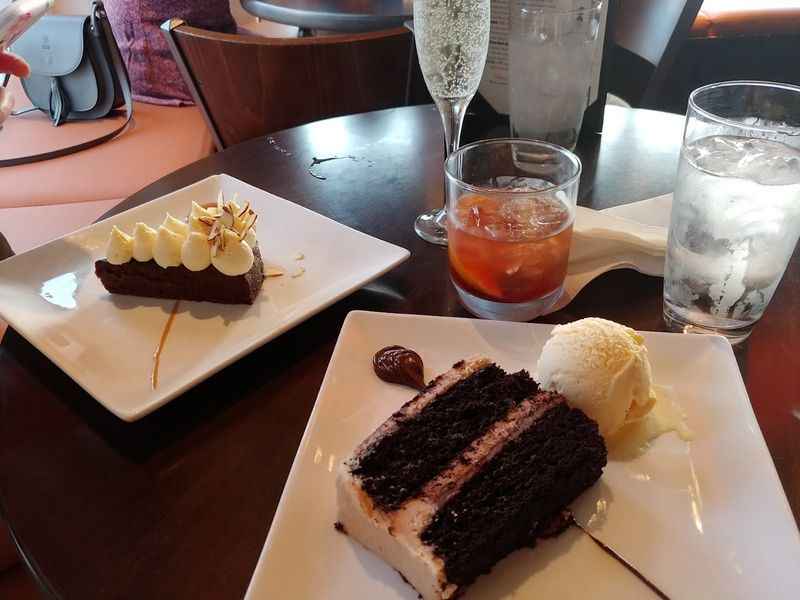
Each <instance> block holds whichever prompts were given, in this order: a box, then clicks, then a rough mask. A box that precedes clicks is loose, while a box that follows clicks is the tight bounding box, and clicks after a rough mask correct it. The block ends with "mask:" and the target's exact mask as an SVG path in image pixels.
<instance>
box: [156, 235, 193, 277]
mask: <svg viewBox="0 0 800 600" xmlns="http://www.w3.org/2000/svg"><path fill="white" fill-rule="evenodd" d="M185 239H186V238H185V237H184V236H182V235H181V234H180V233H176V232H174V231H172V230H170V229H167V228H166V226H164V225H162V226H161V227H159V228H158V235H157V236H156V244H155V246H153V260H155V261H156V264H158V266H159V267H163V268H164V269H166V268H167V267H177V266H180V264H181V248H182V247H183V241H184V240H185Z"/></svg>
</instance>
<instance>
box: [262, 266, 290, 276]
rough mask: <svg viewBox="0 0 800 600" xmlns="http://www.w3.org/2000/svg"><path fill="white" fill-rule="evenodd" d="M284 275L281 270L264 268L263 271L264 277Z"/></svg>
mask: <svg viewBox="0 0 800 600" xmlns="http://www.w3.org/2000/svg"><path fill="white" fill-rule="evenodd" d="M284 274H285V273H284V271H283V269H278V268H276V267H266V268H265V269H264V277H281V276H282V275H284Z"/></svg>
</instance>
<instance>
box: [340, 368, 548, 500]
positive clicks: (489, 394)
mask: <svg viewBox="0 0 800 600" xmlns="http://www.w3.org/2000/svg"><path fill="white" fill-rule="evenodd" d="M456 365H458V363H456ZM537 390H538V384H537V383H536V382H535V381H534V380H533V379H531V377H530V375H528V373H527V372H526V371H520V372H519V373H514V374H513V375H509V374H507V373H506V372H505V371H503V370H502V369H501V368H500V367H498V366H497V365H494V364H493V365H489V366H487V367H485V368H483V369H481V370H479V371H477V372H475V373H473V374H471V375H470V376H469V377H466V378H465V379H462V380H461V381H459V382H458V383H456V384H455V385H453V386H452V387H451V388H450V389H448V390H446V391H445V392H443V393H442V394H440V395H439V396H438V397H437V398H436V400H434V401H433V402H431V403H430V404H428V405H427V406H426V407H425V408H423V409H422V410H421V411H420V412H419V413H418V414H416V415H413V416H411V417H408V418H405V419H404V420H402V421H399V423H398V428H397V431H395V432H394V433H393V434H392V435H390V436H387V437H384V438H382V439H380V440H379V441H378V442H377V443H376V444H375V445H374V446H373V447H371V448H369V449H368V450H367V452H366V453H365V454H364V456H362V457H361V459H360V461H359V462H358V464H356V465H355V467H354V468H353V469H352V473H353V474H354V475H356V476H358V477H359V478H361V481H362V486H363V488H364V491H365V492H367V494H369V496H370V498H372V500H373V502H375V504H376V505H377V506H378V507H379V508H381V509H382V510H385V511H392V510H395V509H397V508H399V507H400V506H401V505H402V504H403V502H405V501H406V500H408V499H409V498H412V497H414V496H415V495H416V494H418V493H419V492H420V490H421V489H422V488H423V487H424V486H425V484H426V483H428V482H429V481H430V480H431V479H433V478H434V477H435V476H436V475H437V474H438V473H440V472H441V471H442V469H444V468H445V466H446V465H447V464H449V463H450V461H452V460H453V459H454V458H456V457H457V456H459V455H460V454H461V453H462V452H463V451H464V450H465V449H466V448H467V447H468V446H469V445H470V444H471V443H472V442H474V441H475V440H476V439H477V438H479V437H480V436H481V435H483V434H484V433H485V432H486V431H487V430H488V429H489V428H490V427H491V426H492V425H493V424H494V423H495V422H496V421H498V420H499V419H502V418H503V417H504V416H505V415H506V413H507V412H508V411H509V410H510V409H511V408H513V407H515V406H517V405H518V404H519V403H520V402H522V401H523V400H524V399H525V398H528V397H530V396H531V395H533V394H534V393H536V391H537Z"/></svg>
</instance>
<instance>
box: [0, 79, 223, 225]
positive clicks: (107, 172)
mask: <svg viewBox="0 0 800 600" xmlns="http://www.w3.org/2000/svg"><path fill="white" fill-rule="evenodd" d="M9 85H10V86H11V87H12V89H13V93H14V95H15V97H16V103H17V106H26V105H27V98H26V97H25V93H24V92H23V91H22V88H21V86H20V85H19V82H18V81H15V80H12V83H11V84H9ZM133 116H134V125H133V127H132V128H129V129H128V130H127V131H125V132H124V133H123V134H122V135H121V136H119V137H118V138H115V139H113V140H111V141H110V142H106V143H104V144H101V145H100V146H97V147H96V148H92V149H90V150H84V151H83V152H78V153H76V154H71V155H69V156H64V157H61V158H56V159H53V160H47V161H44V162H39V163H31V164H27V165H20V166H16V167H5V168H0V208H9V207H16V206H34V205H50V204H64V203H74V202H87V201H93V200H105V199H108V198H124V197H126V196H130V195H131V194H133V193H134V192H137V191H138V190H140V189H142V188H143V187H145V186H146V185H149V184H150V183H152V182H153V181H155V180H156V179H159V178H161V177H163V176H164V175H167V174H169V173H171V172H173V171H175V170H177V169H179V168H181V167H183V166H185V165H187V164H189V163H192V162H194V161H196V160H199V159H201V158H204V157H206V156H208V155H209V154H211V152H212V151H213V147H214V146H213V142H212V140H211V134H210V133H209V132H208V128H207V127H206V125H205V122H204V121H203V117H202V114H201V113H200V110H199V109H198V108H197V107H194V106H187V107H173V106H155V105H153V104H145V103H142V102H136V103H134V109H133ZM119 123H120V118H119V117H114V118H110V119H100V120H97V121H75V122H70V123H65V124H63V125H61V126H60V127H53V126H52V125H51V124H50V122H49V120H48V119H47V118H46V117H45V116H44V115H43V114H41V113H39V112H35V113H30V114H27V115H24V116H20V117H11V118H10V119H9V120H8V121H6V122H5V124H4V125H3V130H2V131H0V158H11V157H15V156H23V155H27V154H34V153H37V152H44V151H47V150H53V149H55V148H59V147H64V146H69V145H72V144H76V143H78V142H80V141H84V140H88V139H92V138H95V137H98V136H99V135H101V134H102V133H105V132H107V131H110V130H112V129H114V128H115V127H116V126H117V125H118V124H119ZM0 230H2V231H5V227H4V226H3V222H2V220H0Z"/></svg>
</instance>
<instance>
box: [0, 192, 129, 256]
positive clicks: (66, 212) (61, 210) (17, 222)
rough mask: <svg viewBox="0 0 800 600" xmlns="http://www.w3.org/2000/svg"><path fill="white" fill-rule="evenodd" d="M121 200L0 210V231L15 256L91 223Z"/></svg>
mask: <svg viewBox="0 0 800 600" xmlns="http://www.w3.org/2000/svg"><path fill="white" fill-rule="evenodd" d="M120 202H122V198H113V199H111V200H96V201H92V202H81V203H79V204H56V205H49V206H23V207H18V208H0V231H2V232H3V235H4V236H5V237H6V239H7V240H8V243H9V244H10V245H11V249H12V250H13V251H14V253H15V254H22V253H23V252H27V251H28V250H31V249H32V248H36V247H37V246H41V245H42V244H46V243H47V242H49V241H52V240H55V239H58V238H60V237H62V236H64V235H66V234H68V233H72V232H73V231H77V230H78V229H80V228H82V227H85V226H86V225H89V224H90V223H93V222H94V221H95V220H97V218H98V217H100V215H102V214H103V213H105V212H107V211H109V210H111V209H112V208H114V207H115V206H116V205H117V204H119V203H120Z"/></svg>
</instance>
